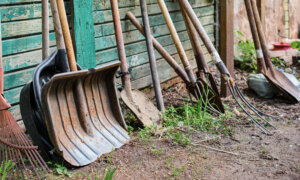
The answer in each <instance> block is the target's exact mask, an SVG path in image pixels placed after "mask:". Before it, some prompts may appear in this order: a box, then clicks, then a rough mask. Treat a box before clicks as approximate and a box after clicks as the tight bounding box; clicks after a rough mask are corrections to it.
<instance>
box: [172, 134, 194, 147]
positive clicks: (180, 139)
mask: <svg viewBox="0 0 300 180" xmlns="http://www.w3.org/2000/svg"><path fill="white" fill-rule="evenodd" d="M167 134H168V135H169V137H170V138H171V139H172V140H173V144H175V145H181V146H187V145H190V144H191V139H190V138H187V137H185V136H184V135H183V133H182V132H180V131H175V132H168V133H167Z"/></svg>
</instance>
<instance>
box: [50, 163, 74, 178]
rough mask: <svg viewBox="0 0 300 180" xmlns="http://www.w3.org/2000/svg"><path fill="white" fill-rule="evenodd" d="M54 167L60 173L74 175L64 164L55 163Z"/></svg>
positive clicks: (68, 175)
mask: <svg viewBox="0 0 300 180" xmlns="http://www.w3.org/2000/svg"><path fill="white" fill-rule="evenodd" d="M54 167H55V169H54V170H55V172H56V173H57V174H58V175H62V176H67V177H72V173H71V172H68V169H67V168H66V167H65V166H64V164H58V163H55V164H54Z"/></svg>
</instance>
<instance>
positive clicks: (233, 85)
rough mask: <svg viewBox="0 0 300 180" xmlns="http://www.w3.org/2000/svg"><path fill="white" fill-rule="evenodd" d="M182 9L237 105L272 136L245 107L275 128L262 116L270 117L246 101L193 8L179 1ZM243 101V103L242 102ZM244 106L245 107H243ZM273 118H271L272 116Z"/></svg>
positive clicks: (185, 0)
mask: <svg viewBox="0 0 300 180" xmlns="http://www.w3.org/2000/svg"><path fill="white" fill-rule="evenodd" d="M179 3H180V5H181V7H183V9H184V11H185V12H186V13H187V15H188V17H189V18H190V20H191V22H192V23H193V25H194V27H195V29H196V31H197V33H198V34H199V35H200V37H201V39H202V41H203V43H204V45H205V46H206V48H207V50H208V52H209V53H210V54H211V56H212V57H213V60H214V62H215V64H216V66H217V68H218V70H219V71H220V73H221V75H222V76H223V77H224V79H225V80H226V81H227V85H228V87H229V90H230V92H231V94H232V96H233V98H234V100H235V101H236V103H237V104H238V105H239V106H240V108H241V109H242V110H243V111H244V112H245V113H246V114H247V115H248V117H249V118H250V119H251V121H252V122H253V123H254V124H255V125H256V126H257V127H258V128H259V129H260V130H262V132H264V133H265V134H270V132H269V130H268V129H266V127H265V126H264V125H262V124H261V123H260V122H259V121H258V120H257V119H256V118H255V117H253V115H251V114H250V112H249V111H248V110H247V109H246V108H245V107H244V106H246V107H248V108H249V109H250V110H251V111H253V113H254V114H255V115H256V116H257V117H258V118H260V119H261V120H263V122H264V123H266V124H268V125H270V126H272V127H273V128H275V126H273V125H272V124H271V123H270V122H268V121H267V120H266V119H265V118H264V117H263V116H262V115H266V116H270V115H267V114H265V113H262V112H261V111H260V110H258V109H257V108H256V107H255V106H253V105H252V104H251V103H250V102H248V101H247V100H246V98H245V97H244V95H243V94H242V92H241V90H240V88H239V87H238V86H237V84H236V82H235V81H234V79H233V78H232V77H231V75H230V73H229V71H228V69H227V68H226V66H225V64H224V63H223V61H222V59H221V57H220V55H219V53H218V52H217V50H216V49H215V47H214V45H213V44H212V42H211V40H210V39H209V37H208V35H207V33H206V32H205V30H204V28H203V26H202V25H201V22H200V21H199V19H198V17H197V15H196V14H195V12H194V11H193V8H192V6H191V5H190V4H189V2H188V1H187V0H180V1H179ZM240 100H241V101H240ZM242 103H243V104H244V106H243V105H242ZM270 117H271V116H270Z"/></svg>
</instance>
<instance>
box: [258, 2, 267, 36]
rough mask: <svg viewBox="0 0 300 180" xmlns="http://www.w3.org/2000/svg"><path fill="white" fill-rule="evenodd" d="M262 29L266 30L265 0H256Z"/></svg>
mask: <svg viewBox="0 0 300 180" xmlns="http://www.w3.org/2000/svg"><path fill="white" fill-rule="evenodd" d="M256 3H257V8H258V12H259V15H260V20H261V24H262V26H263V30H264V31H266V0H256Z"/></svg>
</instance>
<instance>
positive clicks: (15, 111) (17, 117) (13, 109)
mask: <svg viewBox="0 0 300 180" xmlns="http://www.w3.org/2000/svg"><path fill="white" fill-rule="evenodd" d="M9 111H10V112H11V114H12V115H13V117H14V118H15V120H16V121H20V120H21V119H22V116H21V112H20V106H19V105H15V106H12V107H11V108H10V109H9Z"/></svg>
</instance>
